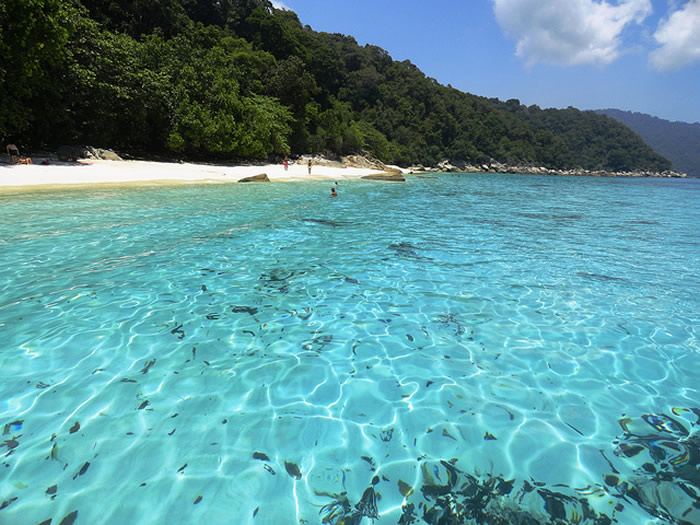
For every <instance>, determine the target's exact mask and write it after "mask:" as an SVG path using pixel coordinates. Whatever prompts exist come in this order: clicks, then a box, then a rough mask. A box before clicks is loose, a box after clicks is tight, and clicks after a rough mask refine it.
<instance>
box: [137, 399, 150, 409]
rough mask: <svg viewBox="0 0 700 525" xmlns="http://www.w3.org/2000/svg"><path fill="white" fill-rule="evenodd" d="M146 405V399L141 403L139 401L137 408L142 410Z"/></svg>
mask: <svg viewBox="0 0 700 525" xmlns="http://www.w3.org/2000/svg"><path fill="white" fill-rule="evenodd" d="M147 406H148V401H144V402H143V403H141V405H140V406H139V408H138V409H137V410H143V409H144V408H146V407H147Z"/></svg>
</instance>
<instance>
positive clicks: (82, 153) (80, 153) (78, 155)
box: [56, 145, 93, 162]
mask: <svg viewBox="0 0 700 525" xmlns="http://www.w3.org/2000/svg"><path fill="white" fill-rule="evenodd" d="M56 156H57V157H58V160H62V161H64V162H75V161H76V160H78V159H87V158H93V156H92V154H91V153H90V151H89V150H88V149H87V148H85V147H84V146H68V145H63V146H59V147H58V149H57V150H56Z"/></svg>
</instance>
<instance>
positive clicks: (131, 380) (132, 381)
mask: <svg viewBox="0 0 700 525" xmlns="http://www.w3.org/2000/svg"><path fill="white" fill-rule="evenodd" d="M121 382H122V383H136V381H135V380H133V379H129V378H127V377H125V378H123V379H122V380H121Z"/></svg>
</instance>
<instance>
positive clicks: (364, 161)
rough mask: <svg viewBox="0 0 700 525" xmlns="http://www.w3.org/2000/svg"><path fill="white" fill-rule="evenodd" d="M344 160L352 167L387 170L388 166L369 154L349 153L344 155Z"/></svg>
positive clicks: (346, 164)
mask: <svg viewBox="0 0 700 525" xmlns="http://www.w3.org/2000/svg"><path fill="white" fill-rule="evenodd" d="M341 160H342V162H343V164H344V165H345V166H348V167H350V168H362V169H371V170H386V169H387V166H386V164H384V163H383V162H382V161H380V160H377V159H375V158H372V157H370V156H369V155H348V156H347V157H343V158H342V159H341Z"/></svg>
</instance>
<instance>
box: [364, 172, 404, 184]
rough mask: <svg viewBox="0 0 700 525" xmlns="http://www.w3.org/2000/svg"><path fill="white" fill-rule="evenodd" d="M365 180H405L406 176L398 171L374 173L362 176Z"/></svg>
mask: <svg viewBox="0 0 700 525" xmlns="http://www.w3.org/2000/svg"><path fill="white" fill-rule="evenodd" d="M362 178H363V179H367V180H381V181H387V182H406V178H405V177H404V176H403V175H402V174H401V173H398V172H395V173H375V174H372V175H365V176H364V177H362Z"/></svg>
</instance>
